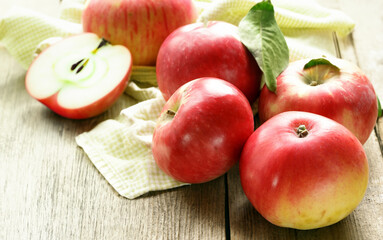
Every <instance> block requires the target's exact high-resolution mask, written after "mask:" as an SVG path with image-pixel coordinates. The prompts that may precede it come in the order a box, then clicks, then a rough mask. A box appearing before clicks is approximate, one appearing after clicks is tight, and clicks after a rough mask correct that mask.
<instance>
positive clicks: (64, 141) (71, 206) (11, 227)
mask: <svg viewBox="0 0 383 240" xmlns="http://www.w3.org/2000/svg"><path fill="white" fill-rule="evenodd" d="M34 2H35V4H38V1H37V0H36V1H34ZM0 63H1V64H0V109H1V118H0V131H1V134H0V148H1V149H0V216H1V218H0V226H1V228H0V239H224V238H225V184H224V177H221V178H219V179H217V180H215V181H212V182H210V183H206V184H199V185H197V184H196V185H192V186H185V187H181V188H177V189H173V190H168V191H161V192H156V193H149V194H147V195H146V196H143V197H140V198H138V199H135V200H128V199H126V198H123V197H121V196H119V195H118V194H117V193H116V192H115V191H114V190H113V188H112V187H111V186H110V185H109V184H108V182H107V181H106V180H105V179H104V177H103V176H102V175H101V174H100V173H99V172H98V171H97V169H96V168H95V167H94V166H93V164H92V163H91V161H90V160H89V159H88V157H87V156H86V155H85V153H84V152H83V150H82V149H80V148H79V147H78V146H77V145H76V143H75V136H77V135H78V134H80V133H82V132H84V131H88V130H91V129H92V128H93V127H95V126H96V125H97V124H98V123H100V122H101V121H103V120H105V119H110V118H113V117H115V116H117V115H118V114H119V112H120V110H121V109H123V108H125V107H126V106H128V105H130V104H133V103H134V100H132V99H131V98H129V97H128V96H126V95H124V96H122V97H121V98H120V99H119V101H118V102H117V103H116V104H115V105H113V106H112V108H111V109H110V110H108V111H107V112H106V113H104V114H102V115H101V116H99V117H95V118H92V119H89V120H80V121H75V120H69V119H64V118H62V117H60V116H57V115H56V114H54V113H53V112H51V111H50V110H49V109H47V108H46V107H45V106H43V105H42V104H40V103H39V102H37V101H36V100H34V99H32V98H31V97H30V96H29V95H28V93H27V92H26V90H25V87H24V78H25V71H24V70H23V69H22V68H21V67H20V66H19V64H18V63H16V62H15V60H14V59H13V58H12V57H11V56H10V55H9V54H8V52H7V51H6V50H5V49H4V48H1V47H0Z"/></svg>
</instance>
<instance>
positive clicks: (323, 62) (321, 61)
mask: <svg viewBox="0 0 383 240" xmlns="http://www.w3.org/2000/svg"><path fill="white" fill-rule="evenodd" d="M318 65H329V66H331V67H334V68H336V69H338V70H339V68H338V67H337V66H335V65H334V64H332V63H331V62H330V61H329V60H327V59H325V58H316V59H312V60H310V61H309V62H308V63H306V64H305V66H304V67H303V69H308V68H311V67H314V66H318Z"/></svg>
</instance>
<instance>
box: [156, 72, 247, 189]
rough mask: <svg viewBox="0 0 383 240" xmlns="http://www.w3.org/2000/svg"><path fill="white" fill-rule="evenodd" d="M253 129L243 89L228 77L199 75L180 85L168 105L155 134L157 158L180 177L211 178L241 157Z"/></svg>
mask: <svg viewBox="0 0 383 240" xmlns="http://www.w3.org/2000/svg"><path fill="white" fill-rule="evenodd" d="M253 131H254V121H253V114H252V110H251V107H250V104H249V102H248V101H247V99H246V97H245V96H244V95H243V93H242V92H241V91H239V90H238V89H237V88H236V87H235V86H234V85H232V84H231V83H229V82H227V81H224V80H221V79H217V78H200V79H196V80H193V81H191V82H188V83H186V84H184V85H183V86H181V87H180V88H179V89H178V90H177V91H176V92H175V93H174V94H173V95H172V96H171V98H170V99H169V100H168V101H167V102H166V104H165V105H164V107H163V110H162V112H161V115H160V117H159V119H158V123H157V126H156V128H155V131H154V134H153V145H152V151H153V156H154V159H155V161H156V163H157V164H158V166H159V167H160V168H161V169H162V170H163V171H164V172H165V173H166V174H168V175H169V176H171V177H173V178H174V179H176V180H179V181H181V182H187V183H202V182H207V181H210V180H213V179H215V178H217V177H219V176H221V175H223V174H224V173H225V172H227V171H228V170H229V169H230V168H231V167H232V166H233V165H234V164H235V163H236V162H237V161H238V160H239V157H240V154H241V150H242V147H243V145H244V143H245V142H246V140H247V138H248V137H249V136H250V135H251V133H252V132H253Z"/></svg>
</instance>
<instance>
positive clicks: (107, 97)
mask: <svg viewBox="0 0 383 240" xmlns="http://www.w3.org/2000/svg"><path fill="white" fill-rule="evenodd" d="M131 69H132V57H131V54H130V51H129V50H128V49H127V48H126V47H124V46H120V45H111V44H109V43H108V42H107V41H105V40H103V39H101V38H99V37H98V36H97V35H95V34H93V33H83V34H79V35H75V36H71V37H68V38H65V39H63V40H61V41H59V42H57V43H56V44H53V45H52V46H50V47H48V48H47V49H46V50H44V51H43V52H42V53H41V54H40V55H38V57H37V58H36V59H35V60H34V62H33V63H32V65H31V66H30V68H29V69H28V72H27V75H26V80H25V85H26V89H27V91H28V93H29V94H30V95H31V96H32V97H34V98H35V99H37V100H39V101H40V102H42V103H43V104H45V105H46V106H47V107H49V108H50V109H51V110H53V111H54V112H56V113H57V114H59V115H61V116H64V117H67V118H73V119H81V118H89V117H93V116H96V115H98V114H100V113H102V112H104V111H105V110H106V109H107V108H109V107H110V106H111V105H112V104H113V103H114V102H115V101H116V100H117V99H118V97H119V96H120V95H121V94H122V93H123V91H124V89H125V87H126V84H127V83H128V81H129V77H130V73H131Z"/></svg>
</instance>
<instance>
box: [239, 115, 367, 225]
mask: <svg viewBox="0 0 383 240" xmlns="http://www.w3.org/2000/svg"><path fill="white" fill-rule="evenodd" d="M239 170H240V178H241V183H242V187H243V191H244V193H245V194H246V196H247V198H248V199H249V200H250V202H251V203H252V204H253V206H254V207H255V209H256V210H257V211H258V212H259V213H260V214H261V215H262V216H263V217H265V218H266V219H267V220H268V221H270V222H271V223H273V224H275V225H278V226H281V227H289V228H296V229H313V228H319V227H324V226H328V225H331V224H333V223H336V222H338V221H340V220H341V219H343V218H345V217H346V216H347V215H349V214H350V213H351V212H352V211H353V210H354V209H355V208H356V207H357V205H358V204H359V203H360V201H361V200H362V198H363V196H364V193H365V191H366V188H367V183H368V161H367V157H366V154H365V152H364V149H363V147H362V145H361V143H360V142H359V141H358V139H357V138H356V137H355V136H354V135H353V134H352V133H351V132H350V131H349V130H348V129H346V128H345V127H344V126H342V125H341V124H339V123H337V122H335V121H333V120H331V119H329V118H326V117H323V116H320V115H317V114H313V113H308V112H295V111H290V112H284V113H280V114H278V115H276V116H274V117H273V118H271V119H269V120H268V121H266V122H265V123H264V124H262V125H261V126H260V127H259V128H258V129H257V130H256V131H255V132H254V133H253V134H252V135H251V136H250V137H249V139H248V141H247V142H246V144H245V146H244V148H243V152H242V155H241V159H240V162H239Z"/></svg>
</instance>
